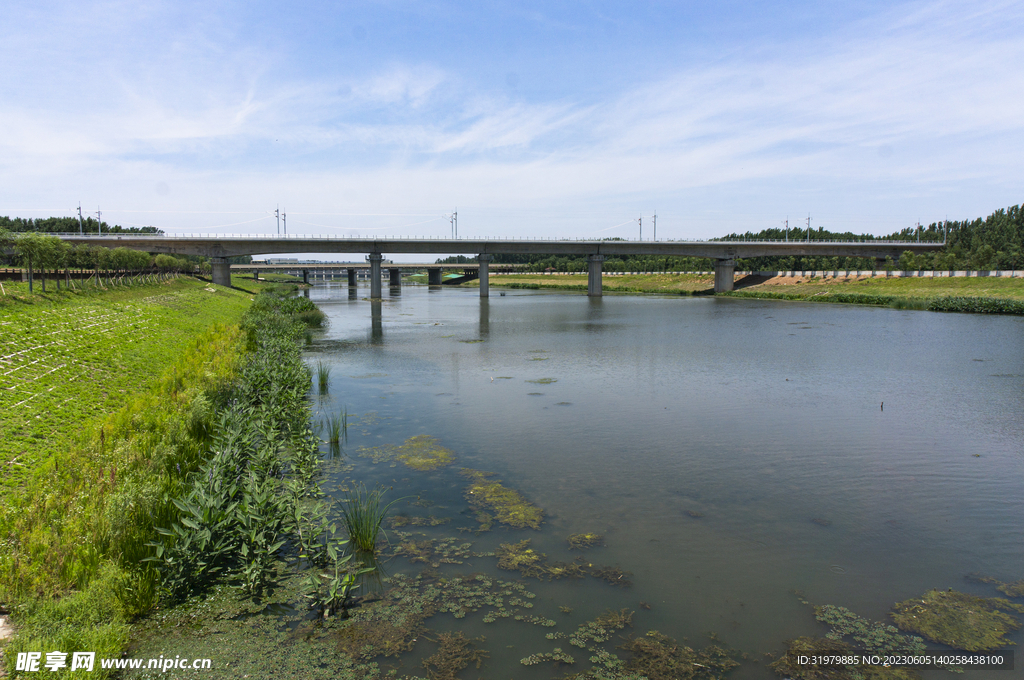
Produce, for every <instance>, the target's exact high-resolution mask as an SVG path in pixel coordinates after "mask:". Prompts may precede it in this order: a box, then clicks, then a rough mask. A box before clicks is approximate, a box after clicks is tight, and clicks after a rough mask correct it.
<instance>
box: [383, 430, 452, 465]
mask: <svg viewBox="0 0 1024 680" xmlns="http://www.w3.org/2000/svg"><path fill="white" fill-rule="evenodd" d="M397 458H398V460H400V461H402V462H403V463H405V464H406V465H407V466H408V467H411V468H412V469H413V470H420V471H427V470H436V469H437V468H440V467H444V466H446V465H451V464H452V463H453V462H454V461H455V454H454V453H452V452H451V450H449V449H446V448H444V447H443V446H439V445H438V443H437V440H436V439H434V438H433V437H431V436H430V435H426V434H418V435H416V436H415V437H410V438H409V439H406V440H405V443H404V444H402V445H401V446H399V447H398V449H397Z"/></svg>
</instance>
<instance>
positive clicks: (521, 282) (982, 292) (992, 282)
mask: <svg viewBox="0 0 1024 680" xmlns="http://www.w3.org/2000/svg"><path fill="white" fill-rule="evenodd" d="M462 285H463V286H464V287H479V285H480V284H479V282H478V281H470V282H467V283H464V284H462ZM490 285H491V286H493V287H496V288H513V289H515V288H527V289H539V290H544V289H548V290H578V291H586V289H587V276H586V275H585V274H556V275H551V274H508V275H501V276H492V277H491V278H490ZM736 286H737V288H736V290H734V291H731V292H728V293H720V295H726V296H729V297H753V298H761V299H778V300H797V301H801V300H802V301H810V302H831V303H841V304H867V305H882V306H894V307H901V308H911V309H927V310H933V311H965V312H987V313H999V314H1024V278H1020V277H995V276H962V277H961V276H958V277H948V276H942V277H938V276H937V277H925V276H921V277H918V276H912V277H911V276H886V275H885V273H884V272H881V273H879V274H878V275H876V276H868V275H851V276H831V275H830V276H809V275H808V276H770V277H769V276H757V275H751V276H737V280H736ZM713 288H714V275H713V274H699V273H698V274H658V273H652V274H610V275H609V274H606V275H604V277H603V278H602V289H603V290H604V291H605V292H607V293H652V294H663V295H664V294H668V295H711V294H713Z"/></svg>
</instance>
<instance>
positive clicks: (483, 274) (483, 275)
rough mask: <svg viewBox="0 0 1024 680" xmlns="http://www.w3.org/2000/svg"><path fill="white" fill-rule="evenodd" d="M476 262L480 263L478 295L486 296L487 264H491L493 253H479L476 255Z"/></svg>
mask: <svg viewBox="0 0 1024 680" xmlns="http://www.w3.org/2000/svg"><path fill="white" fill-rule="evenodd" d="M476 259H477V262H479V263H480V297H482V298H485V297H487V296H488V290H487V284H488V278H487V277H488V273H489V272H488V266H489V265H490V264H491V260H493V259H494V256H493V255H487V254H481V255H477V258H476Z"/></svg>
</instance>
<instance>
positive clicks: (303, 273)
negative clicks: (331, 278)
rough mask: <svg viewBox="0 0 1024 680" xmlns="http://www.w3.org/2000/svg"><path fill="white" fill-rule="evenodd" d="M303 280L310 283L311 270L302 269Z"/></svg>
mask: <svg viewBox="0 0 1024 680" xmlns="http://www.w3.org/2000/svg"><path fill="white" fill-rule="evenodd" d="M302 282H303V283H309V270H308V269H303V270H302Z"/></svg>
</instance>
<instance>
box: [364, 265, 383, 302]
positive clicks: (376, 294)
mask: <svg viewBox="0 0 1024 680" xmlns="http://www.w3.org/2000/svg"><path fill="white" fill-rule="evenodd" d="M367 257H368V258H369V260H370V299H371V300H380V262H381V260H383V259H384V256H383V255H381V254H380V253H370V254H369V255H368V256H367Z"/></svg>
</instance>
